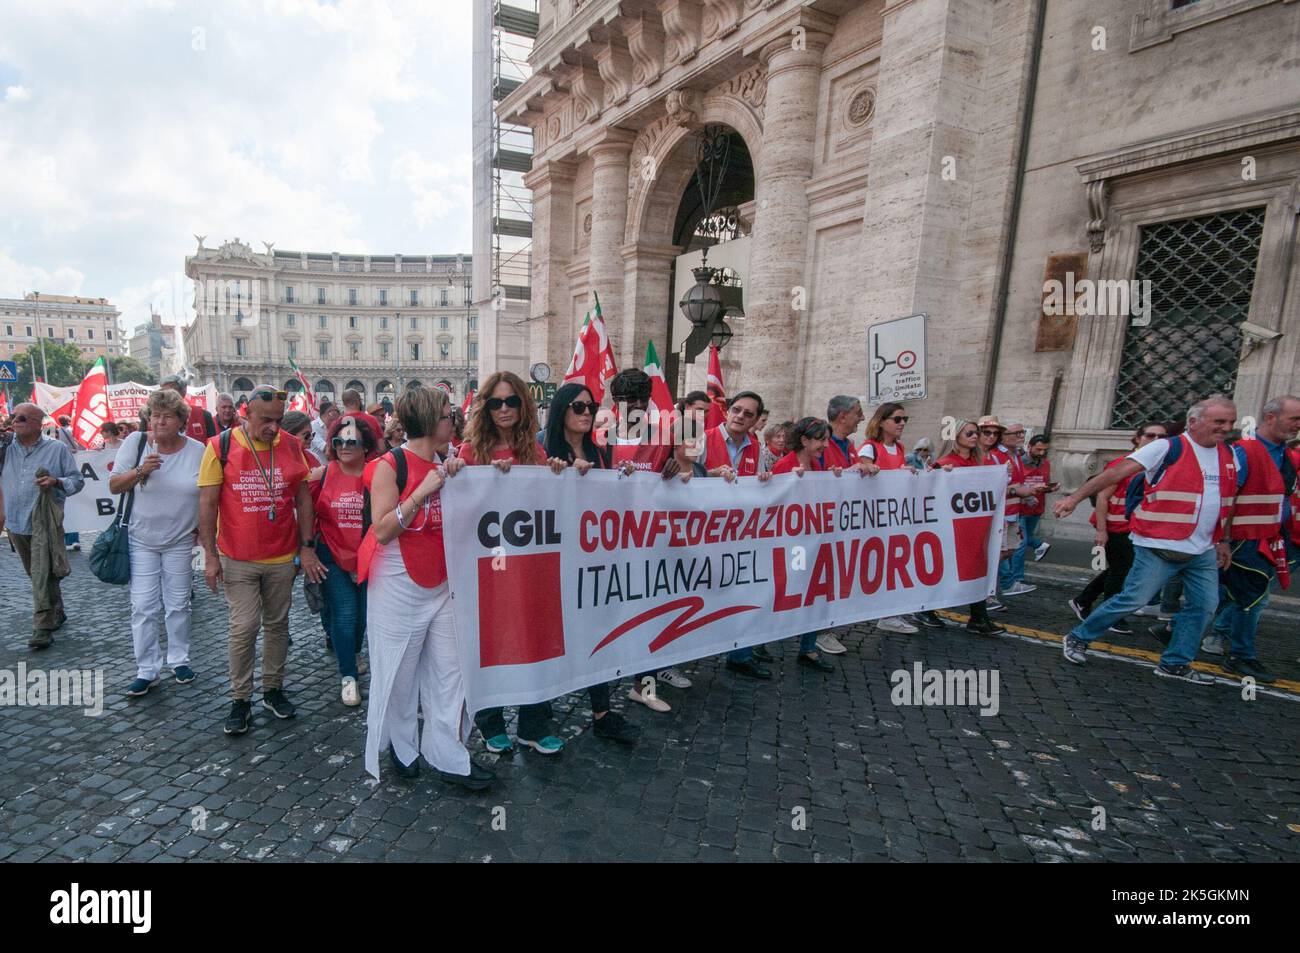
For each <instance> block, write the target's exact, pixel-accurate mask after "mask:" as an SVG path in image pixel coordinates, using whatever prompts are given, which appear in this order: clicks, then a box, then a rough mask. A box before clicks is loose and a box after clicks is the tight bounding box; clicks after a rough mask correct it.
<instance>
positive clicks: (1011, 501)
mask: <svg viewBox="0 0 1300 953" xmlns="http://www.w3.org/2000/svg"><path fill="white" fill-rule="evenodd" d="M989 462H990V463H1000V464H1002V466H1004V467H1006V468H1007V486H1008V487H1009V486H1011V485H1012V484H1016V485H1020V484H1023V483H1024V482H1025V479H1024V477H1025V468H1024V466H1023V465H1022V464H1021V463H1020V458H1019V457H1018V456H1016V455H1015V454H1012V453H1008V452H1006V451H1003V450H999V449H997V448H996V447H994V448H993V449H992V450H990V451H989ZM1019 515H1020V497H1018V496H1012V495H1011V494H1010V493H1008V494H1007V509H1006V513H1005V516H1006V517H1007V519H1011V518H1012V517H1014V516H1019Z"/></svg>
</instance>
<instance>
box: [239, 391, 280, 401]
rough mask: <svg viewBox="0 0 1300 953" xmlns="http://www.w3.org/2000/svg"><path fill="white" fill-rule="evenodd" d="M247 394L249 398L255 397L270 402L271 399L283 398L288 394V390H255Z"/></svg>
mask: <svg viewBox="0 0 1300 953" xmlns="http://www.w3.org/2000/svg"><path fill="white" fill-rule="evenodd" d="M248 396H249V397H250V398H251V397H256V398H257V399H258V400H265V401H267V402H270V401H273V400H284V399H285V398H287V397H288V396H289V392H288V391H287V390H255V391H253V392H252V393H251V394H249V395H248Z"/></svg>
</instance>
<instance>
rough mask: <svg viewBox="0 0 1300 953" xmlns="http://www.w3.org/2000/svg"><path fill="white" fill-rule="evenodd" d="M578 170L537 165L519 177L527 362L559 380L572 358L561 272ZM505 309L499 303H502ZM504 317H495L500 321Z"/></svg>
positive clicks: (571, 331)
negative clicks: (527, 287)
mask: <svg viewBox="0 0 1300 953" xmlns="http://www.w3.org/2000/svg"><path fill="white" fill-rule="evenodd" d="M576 172H577V164H576V163H574V162H566V161H560V160H551V161H549V162H541V163H538V164H536V165H534V166H533V169H532V171H530V172H529V173H528V174H527V175H525V176H524V185H526V186H527V187H528V188H530V189H532V190H533V249H532V300H531V302H530V303H529V307H530V311H529V321H528V360H529V363H536V362H537V361H545V362H546V363H548V364H550V365H551V371H552V372H553V378H554V379H557V380H558V379H559V377H560V376H562V375H563V374H564V369H565V367H566V366H567V365H568V362H569V358H570V357H571V356H572V355H573V341H574V329H573V327H572V325H573V315H571V314H570V313H569V312H570V310H571V307H570V305H571V300H570V296H569V276H568V275H567V274H566V273H565V270H564V266H565V265H566V264H567V263H568V260H569V255H570V253H571V251H572V249H573V177H574V174H575V173H576ZM503 303H504V302H503ZM505 317H506V313H505V311H504V310H503V311H501V312H500V313H499V314H498V320H504V319H505Z"/></svg>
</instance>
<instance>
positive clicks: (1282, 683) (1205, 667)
mask: <svg viewBox="0 0 1300 953" xmlns="http://www.w3.org/2000/svg"><path fill="white" fill-rule="evenodd" d="M938 614H939V615H941V616H943V617H944V618H945V619H952V620H953V621H954V622H961V623H963V624H964V623H965V622H967V621H968V620H969V619H970V616H969V615H961V614H959V613H956V612H952V611H950V610H947V609H940V610H939V613H938ZM998 625H1000V626H1002V628H1004V629H1006V630H1007V631H1008V632H1011V633H1013V634H1015V635H1018V636H1020V637H1022V638H1025V639H1030V640H1032V641H1034V642H1045V643H1051V644H1054V645H1060V644H1061V643H1062V642H1063V641H1065V636H1063V635H1057V634H1056V633H1055V632H1046V631H1044V630H1043V629H1030V628H1027V627H1025V626H1022V625H1005V624H1003V623H1001V622H999V623H998ZM1088 652H1089V653H1090V654H1094V655H1100V656H1101V657H1102V658H1119V659H1125V660H1129V661H1138V662H1146V663H1150V666H1151V667H1152V668H1155V667H1156V665H1157V664H1158V663H1159V662H1160V653H1159V652H1151V651H1148V650H1146V649H1135V648H1131V647H1129V646H1127V645H1112V644H1111V643H1109V642H1090V643H1088ZM1192 668H1194V669H1196V670H1197V671H1198V672H1205V673H1206V674H1209V675H1215V676H1218V677H1219V678H1226V679H1228V680H1229V681H1232V682H1238V683H1239V682H1240V681H1241V676H1240V675H1238V674H1236V673H1235V672H1230V671H1228V670H1227V669H1226V668H1223V667H1222V666H1219V665H1212V664H1211V663H1209V662H1193V663H1192ZM1255 687H1256V688H1257V689H1258V690H1259V691H1261V692H1270V693H1276V694H1277V695H1278V696H1279V697H1283V698H1290V699H1291V700H1292V701H1300V682H1294V681H1291V680H1290V679H1285V678H1279V679H1278V680H1277V681H1276V682H1273V683H1272V684H1270V685H1265V684H1264V683H1262V682H1257V683H1256V686H1255Z"/></svg>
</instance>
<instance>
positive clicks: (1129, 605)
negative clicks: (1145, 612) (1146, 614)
mask: <svg viewBox="0 0 1300 953" xmlns="http://www.w3.org/2000/svg"><path fill="white" fill-rule="evenodd" d="M1174 578H1178V579H1180V580H1182V583H1183V609H1182V611H1181V612H1179V613H1178V614H1177V615H1176V616H1174V623H1173V625H1174V634H1173V638H1171V639H1170V640H1169V647H1168V648H1167V649H1165V651H1164V654H1163V655H1161V656H1160V662H1161V664H1163V665H1168V666H1177V665H1186V664H1188V663H1189V662H1191V661H1192V659H1194V658H1196V652H1197V650H1198V649H1200V647H1201V633H1203V632H1204V631H1205V627H1206V626H1207V625H1209V623H1210V619H1212V618H1213V617H1214V610H1215V609H1217V608H1218V605H1219V569H1218V566H1217V564H1216V562H1215V556H1214V550H1213V549H1207V550H1206V551H1205V552H1203V553H1201V554H1200V555H1199V556H1194V557H1193V558H1192V559H1191V560H1190V561H1189V562H1185V563H1171V562H1166V561H1165V560H1163V559H1161V558H1160V557H1159V556H1157V555H1156V554H1155V553H1154V552H1152V551H1151V550H1150V549H1148V548H1147V547H1146V546H1134V547H1133V567H1132V568H1131V569H1130V570H1129V571H1128V578H1127V579H1126V580H1125V582H1124V588H1123V589H1122V590H1121V591H1120V593H1119V594H1118V595H1115V596H1111V597H1110V598H1109V599H1107V600H1106V601H1105V602H1103V603H1102V604H1101V605H1099V606H1098V607H1097V608H1096V609H1094V610H1093V611H1092V613H1091V614H1090V615H1089V616H1088V618H1087V619H1085V620H1084V621H1083V622H1081V623H1079V624H1078V625H1077V626H1075V627H1074V628H1073V629H1071V630H1070V635H1071V636H1073V637H1074V638H1076V639H1078V640H1079V641H1080V642H1083V643H1085V644H1086V643H1088V642H1091V641H1092V640H1093V639H1095V638H1097V636H1099V635H1101V634H1102V633H1103V632H1105V631H1106V630H1107V629H1109V628H1110V627H1111V626H1112V625H1113V624H1114V623H1116V622H1118V621H1119V620H1120V619H1122V618H1124V617H1125V616H1127V615H1128V614H1129V613H1132V612H1136V611H1137V610H1138V609H1141V608H1142V607H1143V606H1144V605H1146V604H1147V603H1148V602H1150V601H1151V599H1152V597H1154V596H1155V595H1156V594H1157V593H1159V592H1160V590H1161V588H1163V587H1164V585H1165V584H1166V583H1168V582H1169V581H1170V580H1172V579H1174Z"/></svg>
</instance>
